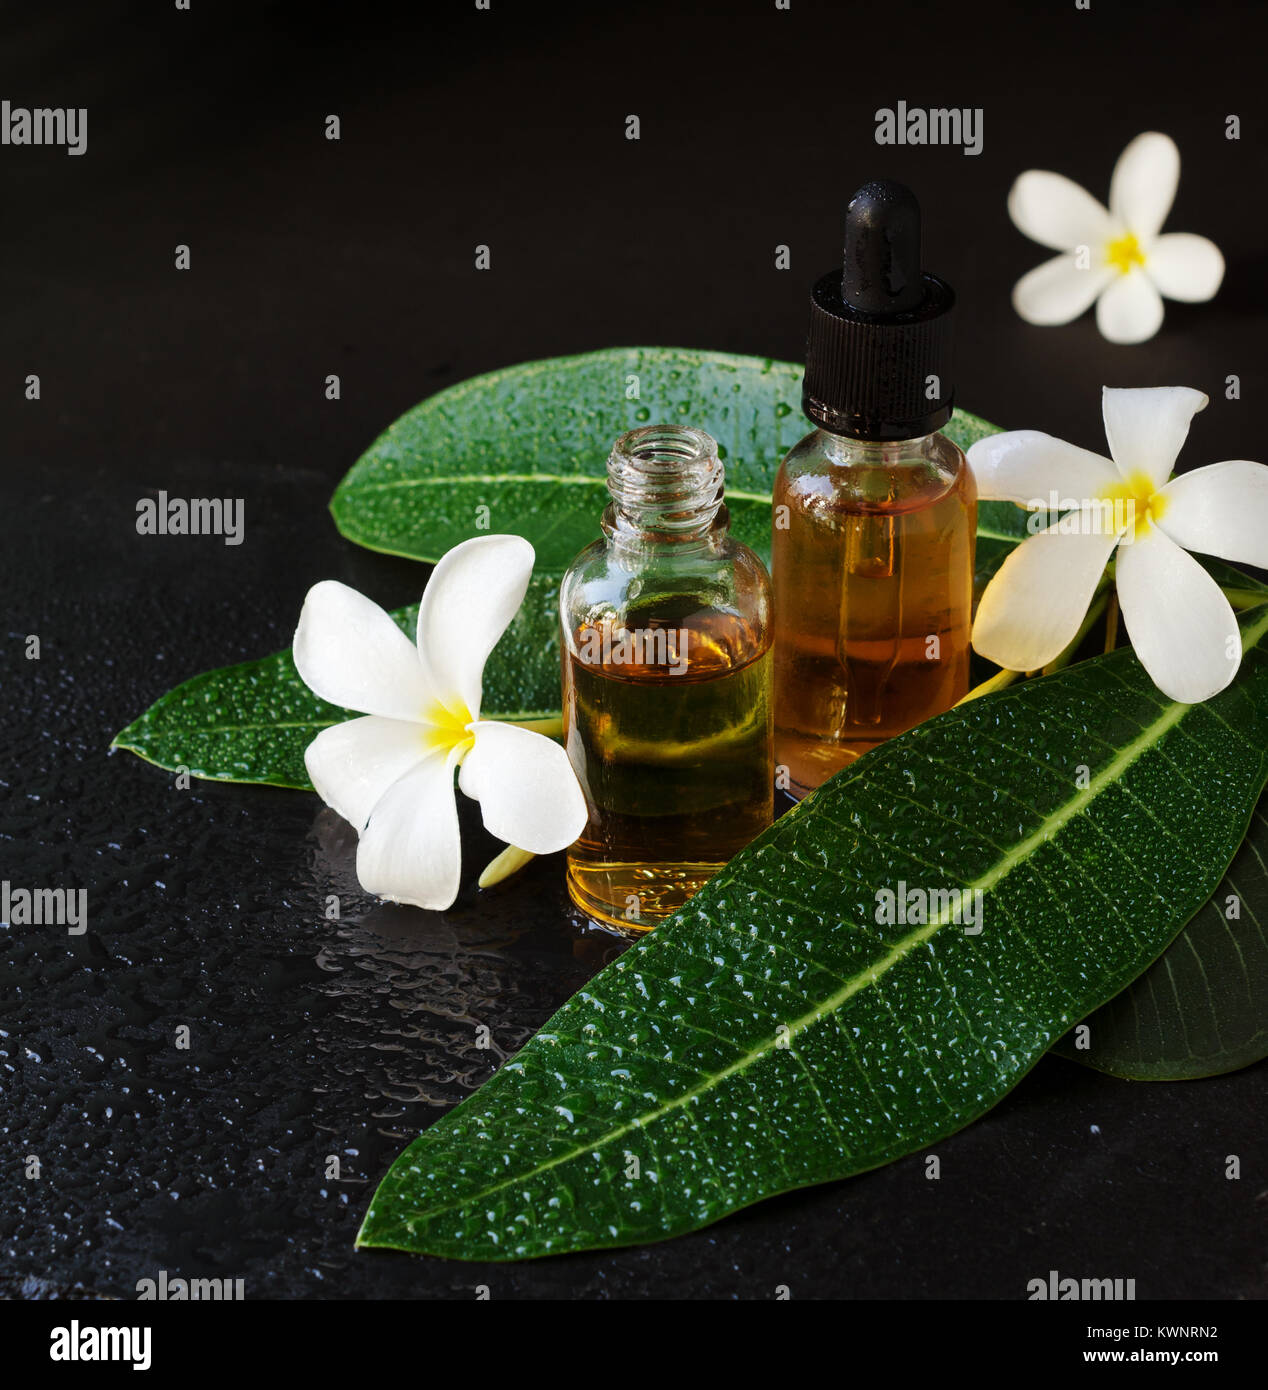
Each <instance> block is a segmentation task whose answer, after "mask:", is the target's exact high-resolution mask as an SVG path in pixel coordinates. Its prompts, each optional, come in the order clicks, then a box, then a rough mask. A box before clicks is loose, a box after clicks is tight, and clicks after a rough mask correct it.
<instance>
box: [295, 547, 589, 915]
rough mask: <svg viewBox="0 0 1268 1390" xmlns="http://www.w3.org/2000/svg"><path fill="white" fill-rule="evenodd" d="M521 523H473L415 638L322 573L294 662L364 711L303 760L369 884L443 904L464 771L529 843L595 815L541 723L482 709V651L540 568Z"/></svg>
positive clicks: (559, 836) (445, 568)
mask: <svg viewBox="0 0 1268 1390" xmlns="http://www.w3.org/2000/svg"><path fill="white" fill-rule="evenodd" d="M534 558H535V556H534V553H533V547H532V546H531V545H530V544H529V543H528V542H527V541H526V540H524V539H523V538H522V537H520V536H478V537H476V538H475V539H473V540H469V541H464V542H463V543H462V544H461V545H457V546H455V547H454V548H453V549H452V550H451V551H449V552H448V553H447V554H446V555H444V556H442V557H441V559H440V562H439V563H438V564H437V565H436V568H435V570H434V571H433V572H432V575H431V578H430V579H429V580H428V581H427V588H426V590H425V591H424V593H423V598H422V603H421V604H420V606H419V610H418V643H417V646H415V644H414V643H412V642H411V641H410V640H409V638H408V637H406V635H405V634H404V633H403V632H402V631H401V629H400V628H399V627H397V625H396V623H395V622H393V621H392V619H391V617H389V616H388V614H387V613H385V612H384V611H383V609H382V608H380V607H379V606H378V604H376V603H372V602H371V601H370V600H369V599H368V598H365V597H364V596H363V595H361V594H359V593H357V592H356V590H355V589H350V588H348V587H347V585H345V584H340V583H337V582H336V581H334V580H325V581H323V582H322V583H320V584H315V585H314V586H313V587H312V588H311V589H310V590H309V591H308V596H307V598H306V599H305V600H304V608H303V611H302V612H301V614H300V618H299V626H298V628H296V630H295V643H294V655H295V667H296V669H297V670H298V671H299V674H300V676H301V678H302V679H303V681H304V683H305V684H306V685H307V686H308V687H309V689H311V690H312V691H314V692H315V693H316V694H317V695H320V696H321V698H322V699H323V700H329V701H330V702H331V703H332V704H336V705H341V706H343V707H344V708H346V709H353V710H362V711H364V712H365V717H364V718H362V719H352V720H349V721H348V722H346V723H343V724H335V725H332V726H331V727H330V728H329V729H323V730H322V732H321V733H320V734H318V735H317V737H316V738H315V739H314V740H313V741H312V743H310V744H309V745H308V748H307V750H306V752H305V754H304V762H305V764H306V766H307V768H308V775H309V777H310V778H311V779H312V783H313V786H314V787H315V788H316V790H317V794H318V795H319V796H320V797H321V799H322V800H323V801H324V802H326V804H327V805H328V806H331V807H333V808H334V809H335V810H336V811H338V813H339V814H340V815H341V816H343V817H344V819H345V820H347V821H349V822H350V823H351V824H352V825H353V826H354V827H355V828H356V830H357V833H358V834H359V835H360V837H361V840H360V843H359V845H358V846H357V877H358V878H359V879H360V881H361V886H362V887H363V888H365V890H366V891H367V892H370V893H375V894H377V895H378V896H380V897H383V898H389V899H391V900H392V901H394V902H403V903H413V904H414V905H415V906H417V907H427V908H446V907H449V906H450V904H452V902H453V901H454V899H455V898H456V897H457V895H458V878H459V872H460V870H461V859H462V853H461V845H460V842H459V838H458V807H457V804H456V801H455V798H454V786H453V781H454V769H455V768H456V767H459V765H461V770H460V772H459V775H458V785H459V786H460V787H461V788H462V790H463V791H464V792H465V793H466V794H467V795H468V796H470V797H473V798H474V799H475V800H477V801H478V802H479V803H480V810H481V813H482V815H483V817H484V824H485V827H486V828H487V829H488V830H489V832H490V833H491V834H493V835H495V836H497V837H498V839H501V840H506V841H507V842H508V843H509V844H512V845H515V846H517V847H519V848H520V849H522V850H527V851H529V852H530V853H532V854H550V853H552V852H554V851H555V850H560V849H564V848H566V847H567V846H568V845H570V844H571V843H572V842H573V841H574V840H575V839H576V838H577V836H578V835H579V834H580V833H581V831H582V828H583V827H584V825H585V822H586V807H585V800H584V798H583V797H582V794H581V788H580V786H579V785H578V783H577V778H576V774H575V773H574V772H573V770H572V765H571V763H570V762H569V761H568V755H567V754H566V753H565V752H564V750H563V749H562V748H561V747H560V746H559V745H558V744H557V743H555V742H553V741H552V740H551V739H549V738H546V737H545V736H544V735H543V734H539V733H534V732H532V731H531V730H528V729H522V728H519V727H517V726H516V725H514V724H504V723H499V722H497V721H496V720H482V719H481V718H480V700H481V696H482V693H483V679H484V665H485V662H486V661H487V660H488V658H489V653H490V652H492V650H493V648H494V647H495V646H496V645H497V642H498V639H499V638H500V637H501V636H502V634H503V633H504V632H505V631H506V629H507V626H508V625H509V623H510V621H511V619H512V618H513V617H514V616H515V614H516V612H517V611H518V610H519V606H520V604H521V603H522V602H523V599H524V594H525V591H526V590H527V588H528V581H529V577H530V576H531V574H532V572H533V560H534Z"/></svg>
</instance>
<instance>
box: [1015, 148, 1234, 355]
mask: <svg viewBox="0 0 1268 1390" xmlns="http://www.w3.org/2000/svg"><path fill="white" fill-rule="evenodd" d="M1179 182H1180V151H1179V150H1178V149H1177V148H1176V144H1175V141H1174V140H1172V139H1171V138H1170V137H1169V136H1167V135H1160V134H1158V132H1156V131H1147V132H1146V133H1145V134H1144V135H1138V136H1137V137H1136V138H1135V139H1134V140H1133V141H1132V142H1131V144H1130V145H1128V146H1127V148H1126V149H1125V150H1124V151H1123V153H1122V154H1121V155H1120V156H1119V159H1118V163H1117V164H1116V165H1115V166H1114V174H1113V177H1112V178H1111V180H1110V200H1109V207H1108V208H1104V207H1102V206H1101V204H1100V203H1098V202H1097V201H1096V199H1095V198H1093V197H1092V195H1091V194H1090V193H1087V192H1085V191H1084V190H1083V189H1082V188H1080V187H1079V185H1078V184H1077V183H1074V182H1072V181H1071V180H1070V179H1067V178H1066V177H1065V176H1064V175H1062V174H1053V173H1049V172H1048V171H1046V170H1043V169H1029V170H1027V171H1026V173H1024V174H1022V175H1021V176H1020V177H1019V178H1018V179H1017V181H1016V182H1015V183H1014V184H1013V187H1012V191H1011V192H1010V193H1009V195H1008V212H1009V216H1010V217H1012V219H1013V221H1014V222H1015V223H1016V225H1017V227H1018V228H1019V229H1020V230H1021V231H1023V232H1024V233H1025V234H1026V235H1027V236H1028V237H1030V239H1031V240H1032V241H1037V242H1038V243H1039V244H1040V245H1041V246H1049V247H1051V248H1052V249H1053V250H1054V251H1060V252H1061V253H1062V254H1061V255H1059V256H1057V257H1055V259H1053V260H1050V261H1045V262H1044V263H1043V264H1042V265H1041V266H1037V267H1036V268H1035V269H1034V270H1032V271H1030V272H1029V274H1027V275H1023V276H1022V278H1021V279H1020V280H1018V282H1017V284H1016V286H1015V287H1014V289H1013V307H1014V308H1015V309H1016V310H1017V312H1018V313H1019V314H1020V315H1021V316H1022V318H1024V319H1025V320H1026V321H1027V323H1037V324H1055V323H1069V322H1070V321H1071V320H1072V319H1076V318H1078V316H1079V315H1080V314H1081V313H1082V312H1083V311H1084V310H1085V309H1086V308H1087V307H1088V306H1089V305H1090V304H1091V303H1092V302H1093V301H1095V302H1096V326H1097V327H1098V328H1099V329H1100V330H1101V333H1102V334H1103V335H1104V336H1105V337H1106V338H1108V339H1109V340H1110V342H1111V343H1141V342H1144V340H1145V339H1146V338H1152V337H1153V335H1154V334H1155V333H1156V332H1157V331H1158V329H1159V328H1160V327H1161V325H1162V296H1163V295H1166V297H1167V298H1168V299H1178V300H1184V301H1185V302H1188V303H1195V302H1197V301H1199V300H1204V299H1210V298H1211V297H1212V296H1213V295H1214V294H1215V291H1216V290H1218V289H1219V287H1220V281H1221V280H1223V278H1224V257H1223V256H1222V255H1221V254H1220V249H1219V247H1218V246H1216V245H1215V243H1214V242H1213V241H1208V240H1207V239H1206V237H1202V236H1193V235H1191V234H1190V233H1188V232H1169V233H1167V234H1166V235H1160V233H1161V231H1162V224H1163V223H1164V222H1165V221H1166V220H1167V214H1168V213H1169V212H1170V211H1171V204H1172V203H1173V202H1174V201H1175V196H1176V187H1177V185H1178V184H1179Z"/></svg>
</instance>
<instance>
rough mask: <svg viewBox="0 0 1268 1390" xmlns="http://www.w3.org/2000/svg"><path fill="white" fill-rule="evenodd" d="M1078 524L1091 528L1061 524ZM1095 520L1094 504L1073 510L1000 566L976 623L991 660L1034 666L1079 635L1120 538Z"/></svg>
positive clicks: (1016, 667) (1014, 667)
mask: <svg viewBox="0 0 1268 1390" xmlns="http://www.w3.org/2000/svg"><path fill="white" fill-rule="evenodd" d="M1085 517H1086V518H1087V520H1086V522H1085V523H1083V522H1081V519H1082V518H1085ZM1079 524H1086V525H1087V526H1088V528H1089V534H1083V533H1082V532H1078V531H1072V530H1067V531H1066V532H1064V533H1063V532H1062V531H1061V529H1060V528H1061V527H1062V526H1066V527H1067V528H1069V527H1074V526H1077V525H1079ZM1095 527H1096V518H1095V516H1094V514H1093V513H1092V512H1091V510H1090V509H1083V510H1081V511H1080V512H1079V513H1072V514H1071V516H1070V517H1067V518H1063V519H1062V521H1060V522H1054V523H1053V525H1051V526H1049V527H1048V529H1047V530H1046V531H1040V532H1039V533H1038V535H1034V536H1031V537H1030V538H1029V539H1028V540H1024V541H1022V543H1021V544H1020V545H1019V546H1018V547H1017V549H1016V550H1014V551H1013V552H1012V553H1011V554H1010V555H1009V557H1008V558H1007V559H1006V560H1005V561H1004V563H1003V564H1002V565H1001V566H1000V567H999V570H998V571H997V572H996V574H995V576H994V578H993V579H992V580H991V582H990V583H989V584H988V585H987V586H986V592H985V593H984V594H983V595H982V601H981V603H979V604H978V609H977V617H976V619H975V620H974V623H973V645H974V647H975V648H976V649H977V650H978V651H979V652H980V653H981V654H982V655H983V656H984V657H985V658H986V659H987V660H988V661H993V662H994V663H995V664H996V665H997V666H1003V667H1006V668H1007V669H1008V670H1010V671H1036V670H1038V669H1039V668H1040V667H1041V666H1046V665H1047V664H1048V662H1050V661H1051V660H1052V659H1053V657H1055V656H1056V655H1057V654H1058V653H1059V652H1061V651H1062V650H1063V649H1064V648H1065V647H1066V646H1067V645H1068V644H1069V643H1070V642H1071V641H1073V640H1074V637H1075V635H1076V634H1077V632H1078V630H1079V624H1080V623H1082V621H1083V618H1084V615H1085V614H1086V613H1087V610H1088V605H1089V604H1090V603H1091V601H1092V594H1093V593H1094V592H1095V590H1096V585H1097V582H1098V581H1099V580H1100V577H1101V574H1102V572H1103V571H1104V569H1105V564H1106V561H1107V560H1108V559H1109V557H1110V553H1111V552H1112V551H1113V549H1114V546H1115V544H1116V543H1117V541H1118V536H1117V534H1115V533H1114V532H1112V531H1110V532H1104V531H1099V530H1097V529H1095Z"/></svg>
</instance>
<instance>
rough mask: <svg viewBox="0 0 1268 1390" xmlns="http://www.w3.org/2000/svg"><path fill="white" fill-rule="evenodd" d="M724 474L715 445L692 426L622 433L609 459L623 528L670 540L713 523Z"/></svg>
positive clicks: (614, 500)
mask: <svg viewBox="0 0 1268 1390" xmlns="http://www.w3.org/2000/svg"><path fill="white" fill-rule="evenodd" d="M725 476H726V470H725V469H724V468H723V466H722V461H721V460H720V459H719V458H718V446H717V443H716V441H715V440H714V439H713V437H712V435H709V434H706V433H705V431H704V430H701V429H696V428H695V427H694V426H691V425H643V426H641V427H640V428H639V429H636V430H630V431H629V432H628V433H627V434H623V435H622V436H621V437H620V438H619V439H618V440H617V441H616V443H615V444H614V445H613V446H612V452H611V454H609V456H608V491H609V492H610V493H611V494H612V503H613V508H614V511H615V514H616V520H617V523H618V525H621V524H623V525H625V526H626V527H628V528H631V529H636V530H640V531H650V532H655V533H657V534H660V535H666V536H671V537H672V536H687V535H694V534H698V533H700V532H702V531H705V530H707V529H708V528H709V527H710V526H711V525H712V524H713V521H714V519H715V517H716V516H717V514H718V511H719V509H720V508H721V506H722V496H723V484H724V481H725Z"/></svg>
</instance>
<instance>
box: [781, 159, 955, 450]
mask: <svg viewBox="0 0 1268 1390" xmlns="http://www.w3.org/2000/svg"><path fill="white" fill-rule="evenodd" d="M954 307H955V292H954V291H953V290H952V288H951V286H950V285H948V284H947V283H946V281H945V280H939V279H938V277H937V276H936V275H930V274H929V273H928V272H927V271H922V270H921V269H920V207H919V205H918V204H917V202H916V199H915V197H914V196H913V194H912V193H911V191H910V190H909V189H907V188H904V187H903V185H902V184H900V183H894V182H892V181H891V180H889V179H877V180H875V181H873V182H872V183H867V184H864V185H863V187H862V188H860V189H859V191H858V192H857V193H856V194H855V195H854V197H853V198H851V199H850V204H849V207H848V208H847V209H846V215H845V265H844V266H843V267H842V269H840V270H834V271H830V272H829V273H828V274H827V275H825V276H824V277H823V278H822V279H821V280H820V281H819V282H818V283H817V284H816V285H815V287H814V289H813V290H812V291H811V293H810V333H809V336H808V338H807V342H806V375H805V380H804V381H803V383H802V397H801V401H802V409H803V410H804V411H805V413H806V415H807V416H808V417H809V418H810V419H811V420H813V421H814V422H815V423H816V424H817V425H821V426H822V427H823V428H824V429H826V430H830V431H832V433H833V434H845V435H850V436H852V437H853V438H855V439H915V438H916V437H917V436H919V435H922V434H930V433H932V432H933V431H934V430H936V429H940V428H941V427H942V426H943V425H945V424H946V422H947V421H948V420H949V419H950V418H951V408H952V400H953V397H954V388H953V386H952V379H951V370H952V358H951V318H952V310H953V309H954ZM930 378H936V381H933V382H931V381H930ZM931 390H932V391H933V395H932V397H931V396H930V394H929V392H930V391H931Z"/></svg>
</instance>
